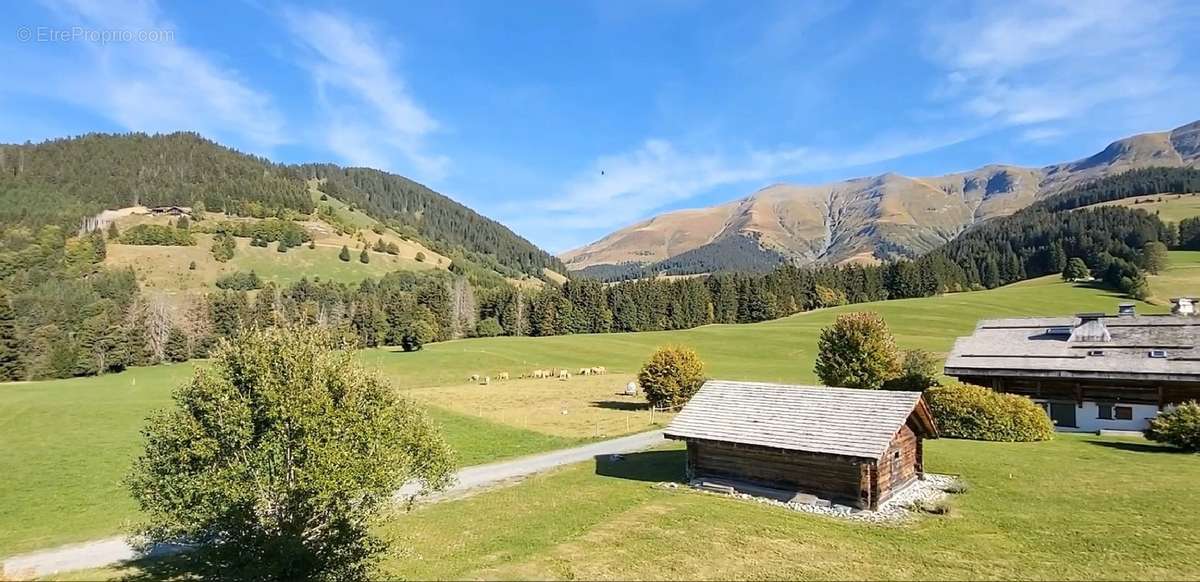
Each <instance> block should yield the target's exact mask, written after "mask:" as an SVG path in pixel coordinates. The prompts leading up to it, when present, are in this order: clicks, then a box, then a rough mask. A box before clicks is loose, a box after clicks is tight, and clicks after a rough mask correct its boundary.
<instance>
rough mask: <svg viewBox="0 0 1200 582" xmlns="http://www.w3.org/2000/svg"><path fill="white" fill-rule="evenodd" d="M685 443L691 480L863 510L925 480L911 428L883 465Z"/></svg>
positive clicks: (845, 458)
mask: <svg viewBox="0 0 1200 582" xmlns="http://www.w3.org/2000/svg"><path fill="white" fill-rule="evenodd" d="M686 440H687V474H688V478H689V480H691V479H705V478H709V479H727V480H733V481H743V482H746V483H749V484H753V485H760V486H764V487H770V488H773V489H783V490H789V491H791V490H795V491H799V492H803V493H808V494H811V495H815V496H817V497H820V498H822V499H828V500H830V501H833V502H835V503H840V504H843V505H849V506H852V507H857V508H859V509H875V508H877V507H878V506H879V504H880V503H883V502H884V501H887V500H888V499H889V498H891V496H892V494H893V493H894V492H896V491H899V490H901V489H903V488H904V487H906V486H908V485H909V484H911V483H912V482H913V481H915V480H918V479H924V478H925V468H924V466H923V464H922V462H923V459H924V451H923V448H924V444H923V440H922V439H921V438H920V437H919V436H918V435H917V432H916V431H914V430H913V428H912V427H910V426H908V425H907V424H906V425H905V426H904V427H903V428H901V429H900V430H899V431H898V432H897V433H896V436H895V438H893V439H892V443H891V444H890V445H889V446H888V448H887V450H886V451H885V453H884V455H883V457H882V458H880V459H866V458H861V457H849V456H845V455H834V454H824V453H810V452H804V451H790V450H783V449H772V448H770V447H763V446H756V445H743V444H738V443H729V442H721V441H710V440H703V439H686Z"/></svg>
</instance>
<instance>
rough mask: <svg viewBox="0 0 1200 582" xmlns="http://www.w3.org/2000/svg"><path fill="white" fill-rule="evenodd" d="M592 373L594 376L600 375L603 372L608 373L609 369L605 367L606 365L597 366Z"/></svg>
mask: <svg viewBox="0 0 1200 582" xmlns="http://www.w3.org/2000/svg"><path fill="white" fill-rule="evenodd" d="M591 373H592V375H593V376H600V375H602V374H607V373H608V370H607V369H605V368H604V366H596V367H595V368H592V369H591Z"/></svg>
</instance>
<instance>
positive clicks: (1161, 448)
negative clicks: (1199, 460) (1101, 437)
mask: <svg viewBox="0 0 1200 582" xmlns="http://www.w3.org/2000/svg"><path fill="white" fill-rule="evenodd" d="M1087 442H1088V443H1091V444H1093V445H1096V446H1099V447H1107V448H1110V449H1117V450H1120V451H1127V452H1130V453H1159V454H1168V455H1178V454H1191V453H1189V452H1188V451H1185V450H1183V449H1177V448H1175V447H1170V446H1166V445H1157V444H1152V443H1138V442H1131V441H1098V440H1096V441H1093V440H1089V441H1087Z"/></svg>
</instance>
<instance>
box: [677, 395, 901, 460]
mask: <svg viewBox="0 0 1200 582" xmlns="http://www.w3.org/2000/svg"><path fill="white" fill-rule="evenodd" d="M920 400H921V393H919V392H893V391H887V390H856V389H853V388H830V387H825V386H793V385H787V384H762V383H756V382H730V381H725V380H709V381H708V382H705V383H704V386H703V387H701V388H700V391H699V392H697V393H696V395H695V396H693V397H692V399H691V401H690V402H688V403H687V405H685V406H684V407H683V410H682V411H681V412H680V413H679V415H678V416H676V417H675V419H674V420H673V421H671V424H670V425H669V426H668V427H667V428H666V430H665V431H664V432H665V433H666V435H667V437H669V438H677V439H686V438H695V439H705V440H713V441H723V442H731V443H739V444H746V445H759V446H764V447H772V448H777V449H787V450H795V451H806V452H811V453H828V454H836V455H846V456H850V457H861V458H866V459H879V457H880V456H882V455H883V453H884V451H885V450H886V449H887V448H888V444H889V443H890V442H891V440H892V437H893V436H895V434H896V432H897V431H899V430H900V428H901V427H902V426H904V423H905V422H906V421H907V420H908V417H909V416H910V415H911V414H912V413H913V410H914V408H916V407H917V405H918V404H919V403H920Z"/></svg>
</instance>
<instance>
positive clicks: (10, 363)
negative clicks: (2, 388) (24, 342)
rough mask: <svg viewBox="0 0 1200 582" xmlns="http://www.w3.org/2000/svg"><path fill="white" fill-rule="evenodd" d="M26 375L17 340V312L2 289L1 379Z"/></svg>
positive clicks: (0, 318) (0, 293)
mask: <svg viewBox="0 0 1200 582" xmlns="http://www.w3.org/2000/svg"><path fill="white" fill-rule="evenodd" d="M24 377H25V367H24V365H23V364H22V362H21V352H20V343H19V342H18V341H17V314H16V312H15V311H13V308H12V305H11V304H9V302H8V294H7V293H5V292H4V290H3V289H0V381H10V380H21V379H23V378H24Z"/></svg>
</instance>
